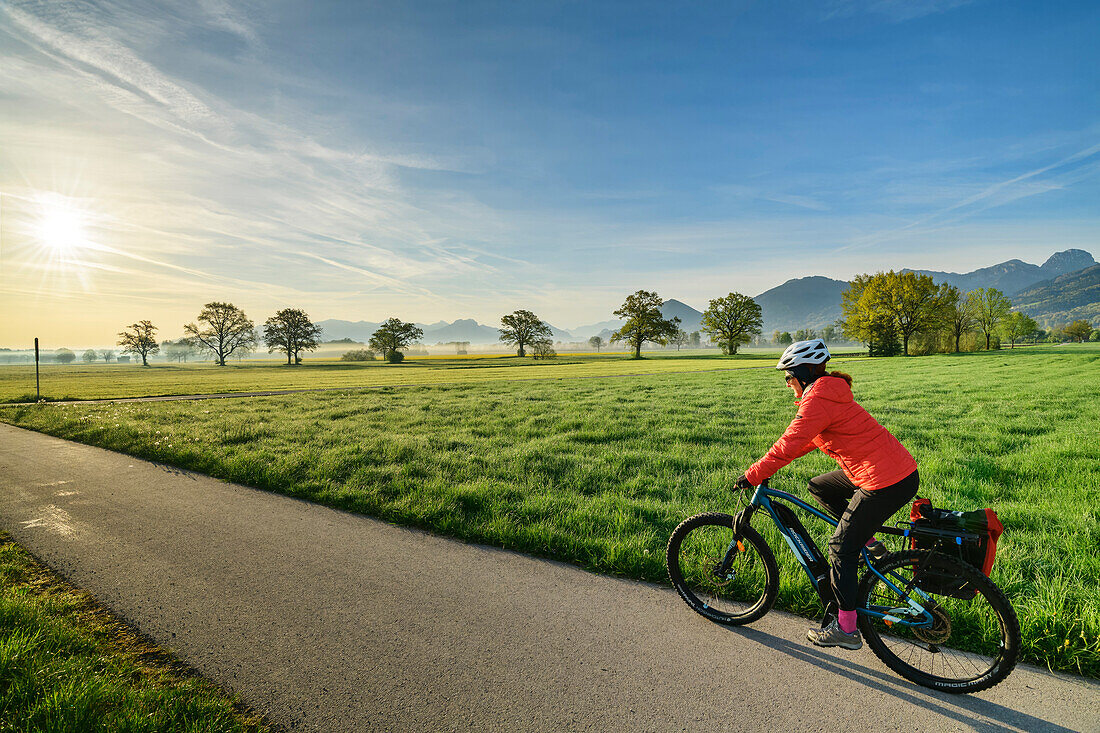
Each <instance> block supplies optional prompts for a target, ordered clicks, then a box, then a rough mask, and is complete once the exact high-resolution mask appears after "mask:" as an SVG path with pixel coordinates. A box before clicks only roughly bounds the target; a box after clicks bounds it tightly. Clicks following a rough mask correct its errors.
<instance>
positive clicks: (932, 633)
mask: <svg viewBox="0 0 1100 733" xmlns="http://www.w3.org/2000/svg"><path fill="white" fill-rule="evenodd" d="M932 618H933V619H935V620H934V621H933V622H932V625H931V626H923V627H921V626H915V627H913V635H914V636H916V637H917V638H918V639H920V640H921V641H923V642H925V643H927V644H942V643H943V642H945V641H947V640H948V639H949V638H951V617H950V616H948V615H947V612H946V611H944V610H943V608H941V607H939V606H937V607H936V608H934V609H932Z"/></svg>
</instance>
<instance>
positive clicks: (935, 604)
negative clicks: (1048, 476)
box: [666, 482, 1020, 693]
mask: <svg viewBox="0 0 1100 733" xmlns="http://www.w3.org/2000/svg"><path fill="white" fill-rule="evenodd" d="M745 491H746V492H747V491H749V490H748V489H746V490H745ZM752 492H753V493H752V498H751V499H750V500H749V501H748V503H747V504H746V505H745V506H744V508H743V509H742V510H741V511H740V512H738V513H737V515H736V516H731V515H729V514H721V513H704V514H698V515H695V516H693V517H690V518H688V519H685V520H684V521H683V522H681V523H680V525H679V526H678V527H677V528H676V529H675V531H673V533H672V536H671V537H670V538H669V541H668V549H667V554H666V559H667V563H668V574H669V578H670V579H671V580H672V584H673V585H674V586H675V587H676V591H677V592H678V593H679V594H680V597H682V598H683V599H684V601H686V602H687V604H688V606H690V607H691V608H692V609H693V610H694V611H696V612H697V613H699V614H701V615H702V616H704V617H706V618H708V619H710V620H711V621H714V622H717V623H720V624H724V625H727V626H740V625H743V624H748V623H751V622H753V621H756V620H758V619H760V618H761V617H762V616H764V614H766V613H767V612H768V611H769V610H771V608H772V606H773V605H774V603H775V599H776V595H777V593H778V591H779V566H778V564H777V563H776V559H775V553H774V552H773V551H772V549H771V547H770V546H769V545H768V543H767V541H766V540H765V539H764V537H763V536H762V535H761V534H760V532H758V531H757V530H755V529H753V527H752V526H751V524H750V523H751V521H752V518H753V516H754V515H755V514H756V513H757V512H758V511H759V510H760V509H763V510H764V511H765V513H766V514H767V515H768V516H769V517H770V518H771V520H772V522H774V524H775V526H776V528H777V529H778V530H779V533H780V535H781V536H782V537H783V539H784V540H785V541H786V543H787V545H788V546H789V547H790V549H791V551H792V552H793V553H794V556H795V559H796V560H798V562H799V564H800V565H801V566H802V569H803V570H804V571H805V572H806V574H807V576H808V577H809V578H810V582H811V584H812V585H813V587H814V590H815V591H817V594H818V596H819V598H820V599H821V601H822V603H823V604H824V605H825V614H826V618H827V617H828V615H829V614H830V613H831V612H832V611H831V608H830V604H832V603H833V599H832V592H831V590H830V587H829V586H830V583H829V563H828V560H826V558H825V556H824V555H823V554H822V552H821V550H820V549H819V548H818V546H817V544H816V543H815V542H814V541H813V538H812V537H811V536H810V534H809V532H807V531H806V528H805V527H804V526H803V525H802V522H801V521H800V520H799V519H798V516H797V515H796V514H795V512H794V510H793V509H792V508H791V507H790V506H788V504H790V505H794V506H796V507H798V508H799V509H802V510H804V511H806V512H809V513H810V514H811V515H813V516H815V517H817V518H818V519H821V520H824V521H825V522H827V523H829V524H830V525H832V526H833V527H835V526H836V525H837V521H836V520H835V519H833V518H832V517H830V516H828V515H827V514H825V513H823V512H821V511H819V510H818V509H816V508H814V507H812V506H810V505H809V504H807V503H806V502H804V501H802V500H801V499H799V498H798V497H796V496H793V495H791V494H788V493H786V492H784V491H779V490H776V489H772V488H770V487H769V486H768V485H767V483H766V482H765V483H764V484H762V485H760V486H758V487H756V488H755V489H752ZM742 496H744V494H742ZM784 502H785V503H784ZM879 532H880V533H881V534H884V535H894V536H902V537H906V538H909V537H911V536H917V535H919V536H921V538H922V541H923V542H922V544H923V543H930V544H931V549H930V550H914V549H908V550H902V551H900V552H893V553H890V554H888V555H887V556H886V557H884V558H882V559H881V560H874V558H872V557H871V556H870V555H869V553H868V552H867V549H866V548H864V549H863V551H862V557H863V562H864V565H865V567H866V571H865V572H864V574H863V577H862V578H861V579H860V583H859V593H858V596H857V598H858V599H859V603H858V608H857V612H858V621H857V623H858V626H859V630H860V632H861V633H862V634H863V638H864V639H866V640H867V643H868V646H870V648H871V651H873V652H874V654H875V656H877V657H878V658H879V659H880V660H882V662H883V663H884V664H886V666H887V667H889V668H890V669H892V670H894V671H895V672H897V673H898V674H900V675H901V676H902V677H905V678H906V679H908V680H910V681H912V682H915V683H917V684H919V685H923V686H925V687H930V688H932V689H935V690H941V691H944V692H953V693H970V692H977V691H979V690H985V689H988V688H990V687H993V686H994V685H996V684H997V683H999V682H1001V681H1002V680H1003V679H1004V678H1005V677H1007V676H1008V674H1009V673H1010V672H1011V671H1012V669H1013V668H1014V667H1015V666H1016V659H1017V657H1018V655H1019V650H1020V622H1019V620H1018V619H1017V617H1016V612H1015V611H1014V610H1013V608H1012V605H1011V604H1010V603H1009V602H1008V599H1007V598H1006V597H1005V595H1004V593H1003V592H1002V591H1001V589H1000V588H998V587H997V585H996V584H995V583H994V582H993V581H992V580H990V579H989V578H988V577H987V576H986V575H984V574H983V573H982V572H981V571H980V570H979V569H977V568H975V567H973V566H971V565H969V564H967V563H965V562H963V561H962V560H958V559H955V558H953V557H949V556H948V555H946V554H943V552H941V551H940V550H941V549H946V548H945V547H944V546H945V545H948V546H949V545H950V544H951V543H959V544H961V543H962V542H964V541H969V540H973V539H976V538H977V535H967V534H965V533H954V532H945V531H942V530H934V529H925V528H922V527H919V526H916V525H914V524H913V523H908V522H899V523H898V524H897V526H895V527H882V528H881V529H880V530H879ZM948 642H950V643H951V646H947V644H948Z"/></svg>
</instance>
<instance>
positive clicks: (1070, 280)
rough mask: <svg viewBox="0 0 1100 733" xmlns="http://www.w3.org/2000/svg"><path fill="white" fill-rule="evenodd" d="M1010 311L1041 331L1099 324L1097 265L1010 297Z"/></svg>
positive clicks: (1099, 299)
mask: <svg viewBox="0 0 1100 733" xmlns="http://www.w3.org/2000/svg"><path fill="white" fill-rule="evenodd" d="M1012 303H1013V310H1018V311H1023V312H1024V313H1026V314H1028V315H1029V316H1031V317H1032V318H1034V319H1035V320H1036V321H1038V322H1039V325H1040V326H1042V327H1043V328H1050V327H1051V326H1055V325H1061V324H1064V323H1069V322H1071V321H1076V320H1077V319H1079V318H1080V319H1084V320H1086V321H1088V322H1089V323H1093V324H1096V323H1100V265H1093V266H1092V267H1086V268H1085V269H1084V270H1078V271H1077V272H1071V273H1069V274H1066V275H1059V276H1058V277H1056V278H1053V279H1050V280H1044V281H1043V282H1041V283H1037V284H1036V285H1033V286H1032V287H1030V288H1028V289H1027V290H1023V291H1021V292H1019V293H1016V294H1015V295H1013V296H1012Z"/></svg>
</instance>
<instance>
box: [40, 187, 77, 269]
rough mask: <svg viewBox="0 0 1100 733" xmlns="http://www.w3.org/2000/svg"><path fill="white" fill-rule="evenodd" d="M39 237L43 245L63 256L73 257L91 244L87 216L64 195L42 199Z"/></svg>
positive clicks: (66, 257)
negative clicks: (89, 242)
mask: <svg viewBox="0 0 1100 733" xmlns="http://www.w3.org/2000/svg"><path fill="white" fill-rule="evenodd" d="M38 203H39V212H38V220H37V222H36V225H35V228H34V229H35V236H36V238H37V239H38V242H39V244H40V245H41V246H42V247H44V248H46V249H47V250H49V251H50V252H51V253H52V254H54V255H56V256H57V257H59V258H61V259H69V258H71V257H73V256H75V255H76V254H78V253H79V252H80V251H81V250H83V249H86V248H87V247H88V234H87V228H86V224H87V216H86V214H85V213H84V212H83V211H82V210H81V209H80V208H79V207H77V206H75V205H74V204H72V203H71V202H69V201H67V200H66V199H64V198H63V197H60V196H56V195H47V196H43V197H41V198H40V199H39V202H38Z"/></svg>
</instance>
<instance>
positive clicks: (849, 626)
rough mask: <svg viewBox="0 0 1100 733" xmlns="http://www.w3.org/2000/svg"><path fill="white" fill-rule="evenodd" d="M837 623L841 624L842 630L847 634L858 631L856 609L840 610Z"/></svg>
mask: <svg viewBox="0 0 1100 733" xmlns="http://www.w3.org/2000/svg"><path fill="white" fill-rule="evenodd" d="M836 620H837V623H838V624H839V625H840V630H841V631H843V632H844V633H845V634H854V633H855V632H856V612H855V611H840V612H839V613H838V614H837V615H836Z"/></svg>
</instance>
